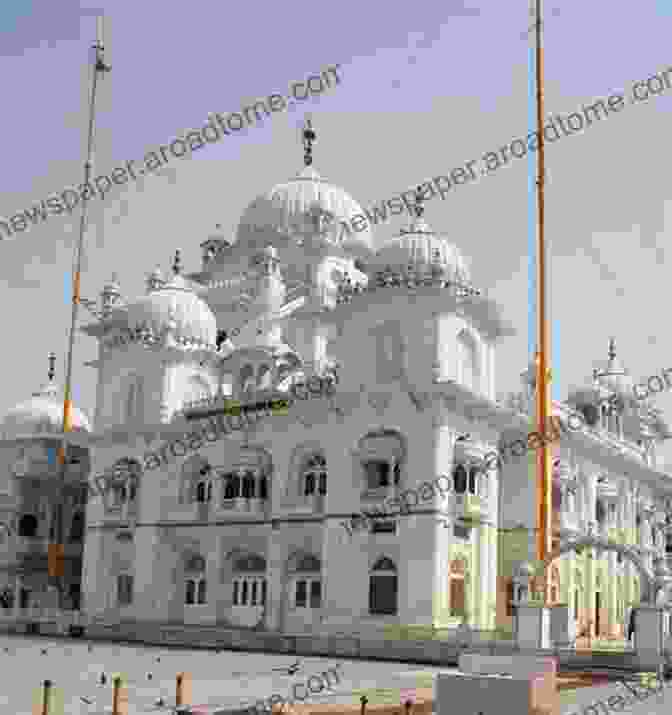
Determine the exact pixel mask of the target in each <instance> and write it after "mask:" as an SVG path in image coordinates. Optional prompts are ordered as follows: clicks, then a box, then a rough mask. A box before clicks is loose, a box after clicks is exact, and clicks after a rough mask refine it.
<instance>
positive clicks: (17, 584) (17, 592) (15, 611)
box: [12, 573, 21, 618]
mask: <svg viewBox="0 0 672 715" xmlns="http://www.w3.org/2000/svg"><path fill="white" fill-rule="evenodd" d="M20 596H21V576H19V574H18V573H17V574H16V575H15V576H14V605H13V607H12V615H13V616H14V618H18V617H19V601H20Z"/></svg>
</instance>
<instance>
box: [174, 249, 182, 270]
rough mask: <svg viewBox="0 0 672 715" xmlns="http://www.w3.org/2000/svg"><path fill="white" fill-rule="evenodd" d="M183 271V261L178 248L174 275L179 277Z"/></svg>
mask: <svg viewBox="0 0 672 715" xmlns="http://www.w3.org/2000/svg"><path fill="white" fill-rule="evenodd" d="M181 270H182V260H181V258H180V249H179V248H178V249H177V250H176V251H175V259H174V260H173V273H174V274H175V275H176V276H179V275H180V271H181Z"/></svg>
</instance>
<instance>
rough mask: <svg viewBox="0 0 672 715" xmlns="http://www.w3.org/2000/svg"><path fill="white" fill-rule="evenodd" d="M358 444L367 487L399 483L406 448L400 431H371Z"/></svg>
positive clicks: (396, 484) (382, 486) (378, 487)
mask: <svg viewBox="0 0 672 715" xmlns="http://www.w3.org/2000/svg"><path fill="white" fill-rule="evenodd" d="M358 446H359V460H360V463H361V466H362V471H363V479H364V483H365V485H366V489H370V490H371V489H374V490H375V489H380V488H387V487H391V486H393V485H394V486H398V485H399V483H400V482H401V465H402V464H403V463H404V462H405V458H406V449H405V444H404V439H403V437H402V436H401V435H400V434H399V433H398V432H396V431H395V430H391V429H380V430H376V431H374V432H369V433H368V434H366V435H365V436H364V437H363V438H362V439H360V440H359V444H358Z"/></svg>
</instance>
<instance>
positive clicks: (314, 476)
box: [301, 454, 327, 497]
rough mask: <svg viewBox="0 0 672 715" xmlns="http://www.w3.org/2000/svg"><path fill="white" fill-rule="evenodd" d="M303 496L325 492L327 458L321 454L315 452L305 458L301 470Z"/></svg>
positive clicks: (323, 493)
mask: <svg viewBox="0 0 672 715" xmlns="http://www.w3.org/2000/svg"><path fill="white" fill-rule="evenodd" d="M301 487H302V494H303V496H306V497H307V496H312V495H313V494H316V493H319V494H320V495H322V496H324V495H325V494H326V493H327V460H326V459H325V458H324V456H322V455H321V454H315V455H312V456H311V457H309V458H308V459H307V460H306V463H305V465H304V467H303V470H302V472H301Z"/></svg>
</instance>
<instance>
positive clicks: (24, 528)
mask: <svg viewBox="0 0 672 715" xmlns="http://www.w3.org/2000/svg"><path fill="white" fill-rule="evenodd" d="M19 536H27V537H28V538H33V537H35V536H37V519H36V518H35V517H34V516H33V515H32V514H24V515H23V516H22V517H21V519H20V520H19Z"/></svg>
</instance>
